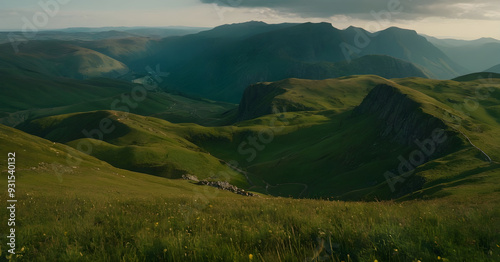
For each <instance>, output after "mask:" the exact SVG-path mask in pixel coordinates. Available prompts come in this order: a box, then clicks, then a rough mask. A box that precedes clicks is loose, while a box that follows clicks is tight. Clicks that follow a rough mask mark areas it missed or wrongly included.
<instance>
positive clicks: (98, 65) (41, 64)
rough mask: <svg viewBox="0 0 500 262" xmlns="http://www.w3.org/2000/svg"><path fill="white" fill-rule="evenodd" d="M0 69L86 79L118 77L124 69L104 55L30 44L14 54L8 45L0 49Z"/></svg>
mask: <svg viewBox="0 0 500 262" xmlns="http://www.w3.org/2000/svg"><path fill="white" fill-rule="evenodd" d="M0 58H1V60H0V61H1V62H0V68H7V69H19V68H20V69H25V70H29V71H35V72H39V73H42V74H44V75H48V76H59V77H69V78H76V79H86V78H90V77H111V78H113V77H118V76H120V75H123V74H126V73H127V72H128V71H129V69H128V67H127V66H126V65H125V64H123V63H121V62H119V61H117V60H115V59H113V58H111V57H108V56H106V55H104V54H101V53H99V52H96V51H94V50H90V49H86V48H83V47H79V46H75V45H71V44H68V43H65V42H61V41H30V42H28V43H26V44H24V45H23V46H22V47H21V48H20V51H19V52H18V53H16V52H15V51H14V50H13V49H12V47H11V45H10V44H3V45H0Z"/></svg>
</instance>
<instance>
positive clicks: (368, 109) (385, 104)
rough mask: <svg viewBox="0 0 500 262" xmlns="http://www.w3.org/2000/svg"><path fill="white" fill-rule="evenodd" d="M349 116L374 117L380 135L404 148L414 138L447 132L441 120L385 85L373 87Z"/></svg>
mask: <svg viewBox="0 0 500 262" xmlns="http://www.w3.org/2000/svg"><path fill="white" fill-rule="evenodd" d="M415 92H416V91H415ZM353 115H354V116H356V115H373V116H375V117H377V118H378V119H380V120H381V121H383V125H382V128H381V129H380V136H381V137H387V138H390V139H391V140H392V141H394V142H398V143H400V144H405V145H413V144H414V142H415V140H416V139H427V138H429V137H430V136H431V135H432V132H433V131H434V130H436V129H442V130H448V129H449V128H448V126H447V125H446V124H445V123H444V122H443V121H442V120H441V119H439V118H437V117H435V116H433V115H431V114H427V113H425V112H424V111H423V109H422V107H421V104H420V103H419V102H418V101H415V100H414V99H412V98H410V97H409V96H408V95H407V94H404V93H403V92H401V90H399V89H398V88H396V87H393V86H390V85H385V84H381V85H378V86H376V87H375V88H373V90H372V91H371V92H370V93H369V94H368V95H367V96H366V98H365V99H364V100H363V102H362V103H361V104H360V105H359V106H358V107H357V108H356V109H355V110H354V112H353ZM449 135H455V133H454V132H450V134H449Z"/></svg>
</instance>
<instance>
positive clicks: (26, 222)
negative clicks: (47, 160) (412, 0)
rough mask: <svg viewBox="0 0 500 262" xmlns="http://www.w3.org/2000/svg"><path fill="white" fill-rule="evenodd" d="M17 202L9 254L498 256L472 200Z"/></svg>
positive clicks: (494, 226)
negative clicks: (15, 244) (13, 250)
mask: <svg viewBox="0 0 500 262" xmlns="http://www.w3.org/2000/svg"><path fill="white" fill-rule="evenodd" d="M19 201H20V203H19V205H20V207H19V208H18V210H19V211H18V212H19V214H18V217H19V226H18V230H19V233H18V239H17V241H18V245H19V248H18V251H19V250H20V252H19V254H17V255H16V256H13V258H14V259H13V260H14V261H248V260H249V259H250V257H252V258H253V260H254V261H375V260H378V261H418V260H420V261H438V260H439V258H441V261H498V259H500V246H499V245H500V234H499V232H500V210H498V208H496V206H497V205H495V204H488V203H476V199H474V200H472V201H470V203H469V204H463V203H456V202H455V203H454V202H451V201H442V200H441V201H414V202H404V203H393V202H384V203H347V202H330V201H322V200H291V199H282V198H269V199H265V198H242V197H237V196H234V197H233V196H230V195H226V194H224V196H219V197H216V198H212V199H209V200H208V201H207V202H204V201H203V199H202V198H196V197H190V196H179V197H177V196H170V197H165V196H161V197H150V198H145V197H139V198H136V197H132V198H128V197H126V196H123V195H119V194H115V195H110V196H109V197H101V198H96V197H92V196H91V194H84V195H82V194H81V193H77V192H70V191H66V192H64V193H60V194H58V195H55V194H49V193H45V192H36V193H24V194H23V195H22V197H21V198H20V199H19ZM2 212H4V211H2ZM2 227H3V226H2ZM2 231H3V232H5V229H3V230H2ZM2 257H3V258H5V257H6V251H5V250H2ZM7 257H9V256H7Z"/></svg>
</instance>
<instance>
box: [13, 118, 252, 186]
mask: <svg viewBox="0 0 500 262" xmlns="http://www.w3.org/2000/svg"><path fill="white" fill-rule="evenodd" d="M175 127H176V125H174V124H171V123H169V122H167V121H163V120H160V119H157V118H147V117H142V116H137V115H133V114H128V113H125V112H117V111H96V112H89V113H75V114H69V115H58V116H52V117H46V118H41V119H36V120H33V121H30V122H29V123H26V124H23V125H20V126H19V128H20V129H21V130H24V131H27V132H29V133H32V134H35V135H38V136H40V137H43V138H46V139H49V140H52V141H54V142H59V143H66V144H68V145H70V146H72V147H73V148H76V149H78V150H81V151H84V152H86V153H88V154H90V155H92V156H95V157H97V158H99V159H101V160H103V161H106V162H108V163H110V164H112V165H113V166H116V167H118V168H124V169H128V170H131V171H135V172H141V173H148V174H152V175H157V176H162V177H167V178H181V177H182V176H183V175H195V176H197V177H198V178H200V179H206V178H211V179H218V180H224V181H226V180H227V181H230V182H232V183H233V184H235V185H238V186H241V185H245V184H246V182H245V181H244V179H243V178H242V175H240V174H238V173H237V172H235V171H233V170H232V169H230V168H229V167H227V166H226V165H225V164H224V162H222V161H221V160H219V159H217V158H215V157H213V156H211V155H210V154H209V153H208V152H205V151H204V150H202V149H201V148H199V147H198V146H196V145H194V144H192V143H190V142H189V141H187V140H185V139H184V138H183V137H180V136H178V135H177V134H175V133H174V132H171V131H170V130H171V129H173V128H175Z"/></svg>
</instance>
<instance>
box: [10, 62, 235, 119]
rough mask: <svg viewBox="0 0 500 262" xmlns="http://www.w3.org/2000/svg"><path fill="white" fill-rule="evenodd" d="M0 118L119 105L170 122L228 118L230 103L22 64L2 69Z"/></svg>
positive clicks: (116, 107) (35, 115)
mask: <svg viewBox="0 0 500 262" xmlns="http://www.w3.org/2000/svg"><path fill="white" fill-rule="evenodd" d="M0 76H1V78H2V82H1V83H0V91H1V92H2V96H1V97H0V102H1V106H0V123H2V124H5V125H9V126H15V125H18V124H20V123H22V122H24V121H26V120H30V119H35V118H40V117H44V116H52V115H60V114H68V113H76V112H87V111H94V110H121V111H125V112H132V113H135V114H140V115H146V116H152V115H154V116H156V117H158V118H162V119H166V120H169V121H172V122H176V123H179V122H193V123H199V124H203V125H217V124H221V123H228V122H230V121H231V120H232V118H234V116H233V115H234V113H233V111H234V110H235V108H236V105H234V104H228V103H221V102H214V101H210V100H207V99H200V98H188V97H186V96H182V95H179V94H173V93H166V92H161V91H160V90H158V89H155V90H151V88H150V87H148V89H150V90H147V89H146V88H145V87H143V86H142V85H140V84H134V83H131V82H126V81H121V80H115V79H109V78H94V79H87V80H75V79H69V78H63V77H54V76H47V75H43V74H41V73H38V72H33V71H29V70H21V69H0Z"/></svg>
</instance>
